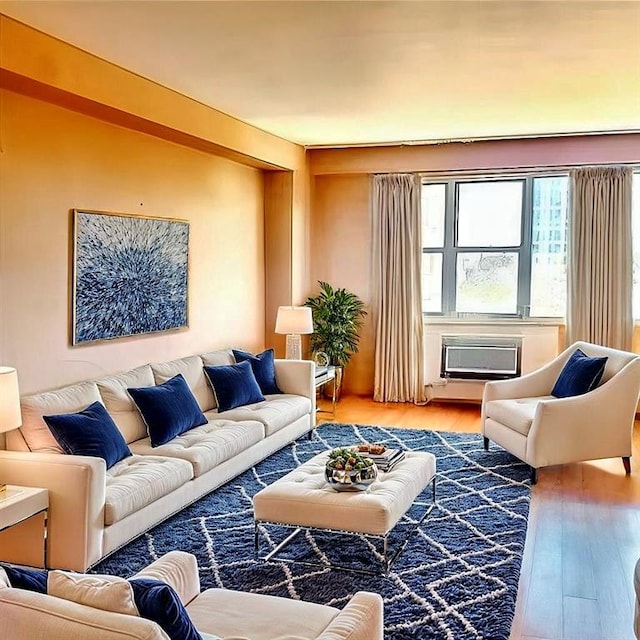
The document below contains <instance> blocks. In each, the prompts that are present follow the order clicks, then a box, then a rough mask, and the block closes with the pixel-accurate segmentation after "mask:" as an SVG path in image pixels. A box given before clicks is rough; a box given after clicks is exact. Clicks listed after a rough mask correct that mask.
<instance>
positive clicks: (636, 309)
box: [631, 173, 640, 318]
mask: <svg viewBox="0 0 640 640" xmlns="http://www.w3.org/2000/svg"><path fill="white" fill-rule="evenodd" d="M632 189H633V191H632V196H631V197H632V205H631V212H632V213H631V215H632V218H633V224H632V229H633V233H632V237H633V317H634V318H640V173H634V174H633V187H632Z"/></svg>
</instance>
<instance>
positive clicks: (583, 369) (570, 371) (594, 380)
mask: <svg viewBox="0 0 640 640" xmlns="http://www.w3.org/2000/svg"><path fill="white" fill-rule="evenodd" d="M606 364H607V357H606V356H605V357H601V358H589V357H588V356H587V355H586V354H585V353H584V352H583V351H581V350H580V349H576V350H575V351H574V352H573V353H572V354H571V357H570V358H569V359H568V360H567V362H566V363H565V365H564V367H563V369H562V371H561V372H560V375H559V376H558V379H557V380H556V383H555V384H554V385H553V390H552V391H551V395H552V396H555V397H556V398H569V397H571V396H580V395H582V394H584V393H588V392H589V391H592V390H593V389H595V388H596V387H597V386H598V383H599V382H600V379H601V378H602V374H603V373H604V368H605V366H606Z"/></svg>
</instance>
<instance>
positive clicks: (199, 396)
mask: <svg viewBox="0 0 640 640" xmlns="http://www.w3.org/2000/svg"><path fill="white" fill-rule="evenodd" d="M203 364H204V363H203V362H202V358H201V357H200V356H190V357H188V358H180V359H179V360H172V361H171V362H161V363H154V364H152V365H151V370H152V371H153V376H154V378H155V381H156V384H162V383H163V382H166V381H167V380H169V379H171V378H173V377H174V376H177V375H178V374H179V373H181V374H182V377H183V378H184V379H185V380H186V381H187V384H188V385H189V389H191V393H193V397H194V398H195V399H196V401H197V402H198V406H199V407H200V410H201V411H210V410H211V409H213V408H215V406H216V401H215V398H214V397H213V392H212V391H211V385H210V384H209V380H207V376H206V375H205V373H204V369H203V368H202V367H203ZM130 386H132V387H134V386H137V385H130Z"/></svg>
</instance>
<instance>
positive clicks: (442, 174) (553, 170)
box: [417, 162, 640, 180]
mask: <svg viewBox="0 0 640 640" xmlns="http://www.w3.org/2000/svg"><path fill="white" fill-rule="evenodd" d="M584 167H631V168H632V169H634V170H638V171H640V163H638V162H603V163H599V164H593V163H587V164H579V163H576V164H563V165H547V166H544V167H502V168H489V167H487V168H483V169H451V170H450V171H419V172H417V174H418V175H419V176H420V177H421V178H428V179H429V180H432V179H434V178H446V177H449V178H450V177H452V176H455V177H460V176H462V177H464V176H469V177H477V176H486V175H520V176H528V175H534V174H535V175H536V176H539V175H554V174H558V173H565V172H568V171H570V170H571V169H579V168H584Z"/></svg>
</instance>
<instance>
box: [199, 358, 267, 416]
mask: <svg viewBox="0 0 640 640" xmlns="http://www.w3.org/2000/svg"><path fill="white" fill-rule="evenodd" d="M204 371H205V373H206V374H207V377H208V378H209V382H211V388H212V389H213V395H214V396H215V397H216V406H217V408H218V410H219V411H227V410H229V409H233V408H235V407H241V406H243V405H245V404H251V403H252V402H260V401H262V400H264V396H263V395H262V392H261V391H260V387H259V386H258V382H257V380H256V377H255V375H254V373H253V369H252V368H251V365H250V364H249V363H248V362H239V363H238V364H230V365H223V366H219V367H210V366H205V367H204Z"/></svg>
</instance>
